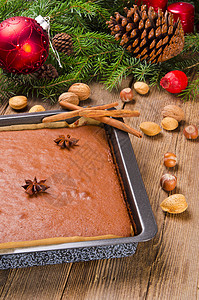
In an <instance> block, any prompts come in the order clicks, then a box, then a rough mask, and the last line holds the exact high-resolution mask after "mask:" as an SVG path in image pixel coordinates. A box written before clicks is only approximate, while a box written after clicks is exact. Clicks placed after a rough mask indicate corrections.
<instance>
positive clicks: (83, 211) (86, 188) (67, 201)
mask: <svg viewBox="0 0 199 300" xmlns="http://www.w3.org/2000/svg"><path fill="white" fill-rule="evenodd" d="M68 134H69V135H70V136H71V137H73V138H76V139H79V142H78V144H77V145H75V146H73V147H72V148H71V149H70V150H68V149H61V148H60V147H59V146H57V144H56V143H55V142H54V140H55V139H56V138H57V137H59V136H60V135H65V136H66V135H68ZM0 143H1V164H0V174H1V175H0V248H1V243H10V242H21V241H34V240H43V239H52V238H59V237H97V236H106V235H113V236H119V237H123V236H130V234H131V223H130V219H129V216H128V212H127V209H126V205H125V201H124V198H123V194H122V190H121V187H120V184H119V180H118V177H117V174H116V170H115V166H114V164H113V161H112V156H111V152H110V148H109V145H108V142H107V140H106V134H105V131H104V129H103V128H100V127H97V126H84V127H79V128H74V129H70V128H60V129H41V130H25V131H14V132H12V131H10V132H1V133H0ZM35 176H36V177H37V180H42V179H47V181H46V183H47V185H49V186H50V188H49V189H47V190H46V192H44V193H39V194H37V195H33V196H29V195H28V194H27V193H26V192H25V190H24V189H23V188H22V185H24V184H25V179H30V180H33V179H34V177H35ZM77 240H78V238H77ZM80 240H81V239H80ZM69 241H70V239H69Z"/></svg>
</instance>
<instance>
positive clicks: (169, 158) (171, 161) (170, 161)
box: [164, 152, 177, 168]
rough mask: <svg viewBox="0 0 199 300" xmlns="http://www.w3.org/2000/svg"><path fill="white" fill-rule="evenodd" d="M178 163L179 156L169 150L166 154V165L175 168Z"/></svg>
mask: <svg viewBox="0 0 199 300" xmlns="http://www.w3.org/2000/svg"><path fill="white" fill-rule="evenodd" d="M176 164H177V157H176V155H175V154H174V153H172V152H167V153H165V154H164V165H165V167H167V168H173V167H175V165H176Z"/></svg>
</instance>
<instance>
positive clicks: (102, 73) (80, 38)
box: [0, 0, 199, 101]
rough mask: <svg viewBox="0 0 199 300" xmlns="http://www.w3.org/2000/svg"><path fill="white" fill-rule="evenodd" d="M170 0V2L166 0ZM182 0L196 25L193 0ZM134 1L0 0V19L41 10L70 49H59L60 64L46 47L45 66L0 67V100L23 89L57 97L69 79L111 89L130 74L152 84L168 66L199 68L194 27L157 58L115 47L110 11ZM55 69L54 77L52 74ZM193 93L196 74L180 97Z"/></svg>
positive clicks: (198, 41) (198, 18)
mask: <svg viewBox="0 0 199 300" xmlns="http://www.w3.org/2000/svg"><path fill="white" fill-rule="evenodd" d="M172 2H175V1H170V2H169V3H172ZM186 2H190V3H192V4H194V5H195V10H196V14H195V25H196V26H197V25H198V24H199V4H198V1H197V0H195V1H186ZM135 3H136V1H125V0H115V1H113V0H106V1H105V0H101V1H99V0H96V1H85V0H72V1H58V0H48V1H46V0H39V1H25V0H18V1H13V0H0V22H2V21H4V20H6V19H8V18H10V17H13V16H26V17H30V18H36V17H37V16H38V15H41V16H43V17H49V18H50V36H51V38H52V39H53V37H55V36H56V35H57V34H61V33H64V34H67V35H69V36H71V39H72V51H69V53H70V54H69V55H68V54H67V51H64V52H59V56H60V61H61V65H62V68H61V67H60V66H59V63H58V61H57V59H56V57H55V55H54V52H53V51H52V48H50V53H49V56H48V58H47V61H46V63H45V64H46V65H47V66H45V65H44V67H43V68H42V69H41V70H39V72H35V73H32V74H28V75H24V74H12V73H6V72H5V71H3V70H2V69H0V85H1V89H0V97H1V99H2V98H5V97H6V98H8V97H9V96H11V95H17V94H23V95H27V96H40V97H41V98H43V99H45V100H47V99H50V100H52V101H57V99H58V96H59V95H60V94H61V93H62V92H63V91H66V90H67V89H68V87H69V86H70V85H71V84H73V83H74V82H86V83H89V82H90V81H91V80H97V81H98V82H103V83H104V85H105V87H106V88H108V89H110V90H112V89H113V88H117V87H118V85H119V84H120V83H121V81H122V79H123V78H125V77H126V76H129V75H130V76H132V78H133V79H134V80H143V81H146V80H149V82H150V84H152V85H155V84H159V82H160V79H161V78H162V77H163V76H164V75H165V74H166V73H168V72H169V71H171V70H176V69H177V70H181V71H184V72H185V73H186V75H187V76H188V77H189V75H190V74H191V72H192V73H193V69H194V70H195V72H196V73H197V72H198V67H199V61H198V55H199V34H198V33H197V32H196V33H195V34H190V35H186V36H185V45H184V49H183V52H182V53H180V54H179V55H177V56H175V57H173V58H172V59H170V60H168V61H165V62H161V63H153V64H152V63H150V62H149V63H147V62H146V60H143V61H140V59H139V58H135V57H133V56H132V55H131V53H129V52H128V51H126V50H125V49H124V48H123V47H122V46H120V44H119V42H118V41H116V40H115V38H114V36H112V35H111V34H110V30H109V29H108V26H107V24H106V21H108V20H110V16H111V15H112V16H114V13H115V12H116V11H117V12H119V13H121V14H123V13H124V10H123V8H124V7H127V8H130V7H132V6H133V4H135ZM57 43H58V41H57ZM69 46H70V47H71V43H67V42H66V47H69ZM61 47H64V46H63V45H62V46H61ZM60 49H61V48H60ZM69 50H71V49H69ZM190 54H191V55H190ZM56 71H57V72H56ZM57 73H58V76H55V74H57ZM46 74H47V75H46ZM50 74H53V75H52V76H50ZM198 75H199V74H198ZM193 91H195V93H194V94H193ZM197 94H198V77H197V76H196V79H194V80H192V81H191V82H190V83H189V85H188V87H187V89H186V90H185V91H183V95H182V97H183V99H184V100H188V99H192V98H195V97H196V95H197Z"/></svg>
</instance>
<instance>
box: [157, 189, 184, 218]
mask: <svg viewBox="0 0 199 300" xmlns="http://www.w3.org/2000/svg"><path fill="white" fill-rule="evenodd" d="M160 207H161V208H162V210H163V211H166V212H169V213H171V214H179V213H182V212H183V211H185V210H186V209H187V207H188V204H187V202H186V199H185V196H184V195H182V194H174V195H171V196H169V197H168V198H166V199H164V200H163V201H162V203H161V204H160Z"/></svg>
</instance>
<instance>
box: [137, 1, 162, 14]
mask: <svg viewBox="0 0 199 300" xmlns="http://www.w3.org/2000/svg"><path fill="white" fill-rule="evenodd" d="M167 2H168V0H138V1H137V2H136V4H137V5H141V4H146V5H147V6H148V7H150V6H152V7H153V8H154V10H155V11H156V12H158V8H160V9H162V11H165V10H166V8H167Z"/></svg>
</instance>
